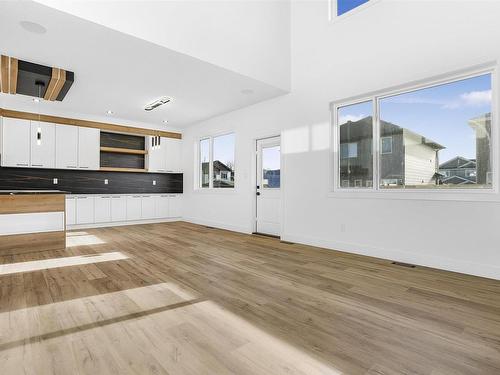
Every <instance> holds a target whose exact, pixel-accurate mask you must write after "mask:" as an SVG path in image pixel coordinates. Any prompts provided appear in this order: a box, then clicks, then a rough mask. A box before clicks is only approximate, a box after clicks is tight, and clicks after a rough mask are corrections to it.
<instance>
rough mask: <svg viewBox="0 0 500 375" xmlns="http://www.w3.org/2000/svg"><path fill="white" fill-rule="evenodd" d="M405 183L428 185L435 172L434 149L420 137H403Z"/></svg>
mask: <svg viewBox="0 0 500 375" xmlns="http://www.w3.org/2000/svg"><path fill="white" fill-rule="evenodd" d="M404 144H405V185H429V184H431V183H433V177H434V173H436V165H437V160H436V151H435V150H434V149H433V148H431V147H429V146H427V145H426V144H424V143H421V140H420V139H415V138H414V137H408V136H406V135H405V137H404Z"/></svg>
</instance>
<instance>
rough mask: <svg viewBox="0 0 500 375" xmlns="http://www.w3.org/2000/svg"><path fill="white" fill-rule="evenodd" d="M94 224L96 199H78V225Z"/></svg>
mask: <svg viewBox="0 0 500 375" xmlns="http://www.w3.org/2000/svg"><path fill="white" fill-rule="evenodd" d="M93 222H94V197H89V196H86V197H76V224H90V223H93Z"/></svg>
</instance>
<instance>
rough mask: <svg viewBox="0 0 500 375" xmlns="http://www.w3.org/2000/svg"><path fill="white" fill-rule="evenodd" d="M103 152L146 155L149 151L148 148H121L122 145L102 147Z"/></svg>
mask: <svg viewBox="0 0 500 375" xmlns="http://www.w3.org/2000/svg"><path fill="white" fill-rule="evenodd" d="M101 152H114V153H117V154H133V155H146V154H147V153H148V152H147V151H146V150H134V149H131V148H120V147H101Z"/></svg>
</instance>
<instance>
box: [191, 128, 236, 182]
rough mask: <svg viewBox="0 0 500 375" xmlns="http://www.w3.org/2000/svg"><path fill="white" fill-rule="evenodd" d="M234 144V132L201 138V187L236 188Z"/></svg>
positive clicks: (199, 168)
mask: <svg viewBox="0 0 500 375" xmlns="http://www.w3.org/2000/svg"><path fill="white" fill-rule="evenodd" d="M234 146H235V136H234V133H230V134H224V135H220V136H216V137H208V138H203V139H201V140H200V142H199V147H198V150H199V165H198V170H199V174H198V175H199V182H198V187H199V188H202V189H209V188H234V183H235V166H234Z"/></svg>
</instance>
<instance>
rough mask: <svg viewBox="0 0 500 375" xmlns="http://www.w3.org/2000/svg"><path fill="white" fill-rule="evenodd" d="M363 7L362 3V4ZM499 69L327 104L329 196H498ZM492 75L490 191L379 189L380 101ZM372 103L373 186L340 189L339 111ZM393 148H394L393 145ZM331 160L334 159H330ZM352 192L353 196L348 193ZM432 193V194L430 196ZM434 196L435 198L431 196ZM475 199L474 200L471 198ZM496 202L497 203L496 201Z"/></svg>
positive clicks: (494, 65) (484, 69)
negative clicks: (329, 141) (328, 123)
mask: <svg viewBox="0 0 500 375" xmlns="http://www.w3.org/2000/svg"><path fill="white" fill-rule="evenodd" d="M363 5H364V4H363ZM497 71H498V67H497V63H496V62H494V63H488V64H483V65H481V66H478V67H475V68H469V69H464V70H460V71H458V72H453V73H448V74H443V75H440V76H438V77H434V78H430V79H425V80H420V81H415V82H410V83H407V84H403V85H399V86H396V87H392V88H387V89H381V90H377V91H373V92H370V93H368V94H365V95H361V96H357V97H352V98H347V99H344V100H338V101H333V102H331V103H330V129H331V147H330V152H331V163H330V176H331V177H330V179H329V180H330V182H329V183H330V189H329V191H330V194H329V196H332V197H338V196H339V194H341V195H344V196H350V195H351V196H353V197H359V196H361V195H364V194H366V195H367V196H368V197H373V195H379V196H381V197H388V196H390V197H397V198H401V199H412V198H416V199H421V198H422V195H425V196H426V199H430V200H433V199H451V200H469V199H470V198H471V197H474V196H477V195H481V194H482V195H485V199H486V200H488V199H490V198H487V196H491V195H492V194H497V195H498V193H499V190H498V186H499V183H498V181H499V170H498V167H499V161H498V157H499V150H498V147H499V142H498V139H497V138H498V136H499V129H498V104H497V100H498V72H497ZM485 74H490V75H491V91H492V94H491V95H492V100H491V142H490V153H491V154H490V158H491V166H492V169H491V174H492V176H493V178H492V185H491V187H489V188H477V189H470V188H468V189H464V188H458V187H457V188H454V189H425V188H411V187H408V188H405V187H402V188H400V189H384V188H381V187H380V159H381V147H382V145H381V138H383V137H380V116H379V114H380V101H381V100H383V99H385V98H388V97H392V96H395V95H400V94H405V93H409V92H413V91H417V90H421V89H426V88H432V87H436V86H440V85H444V84H449V83H453V82H458V81H462V80H465V79H468V78H474V77H478V76H481V75H485ZM370 101H371V102H372V108H373V110H372V113H371V115H372V116H373V124H372V126H373V130H372V131H373V139H372V158H373V160H372V161H373V186H372V187H364V188H363V189H359V188H354V187H351V186H350V187H348V188H343V187H342V186H341V185H342V181H341V179H340V144H339V141H340V126H339V124H338V111H339V109H340V108H342V107H347V106H350V105H354V104H360V103H365V102H370ZM393 147H394V146H393ZM332 159H333V160H332ZM351 193H352V194H351ZM429 193H431V194H429ZM434 194H435V195H434ZM474 200H475V198H474ZM495 201H496V200H495Z"/></svg>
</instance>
